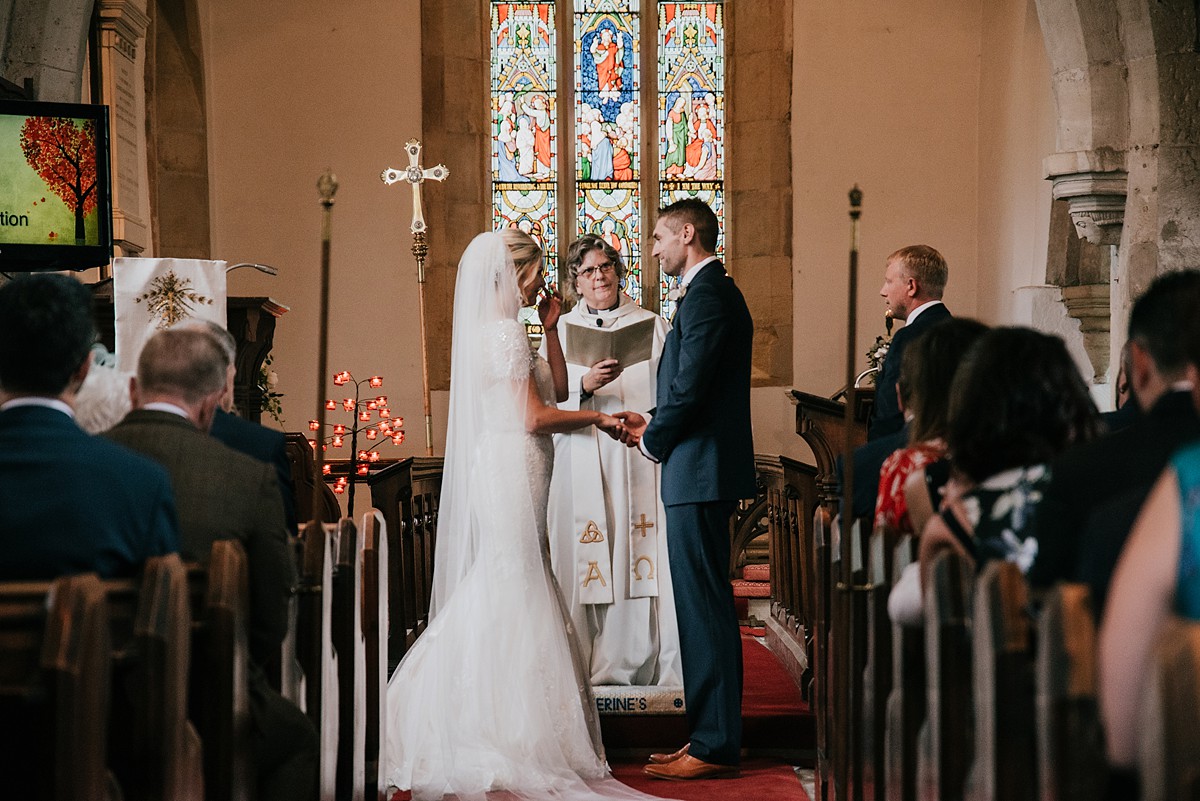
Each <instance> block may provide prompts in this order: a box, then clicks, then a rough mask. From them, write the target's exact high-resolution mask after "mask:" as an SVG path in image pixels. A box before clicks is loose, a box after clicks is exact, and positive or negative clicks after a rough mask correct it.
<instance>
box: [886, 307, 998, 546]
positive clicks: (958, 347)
mask: <svg viewBox="0 0 1200 801" xmlns="http://www.w3.org/2000/svg"><path fill="white" fill-rule="evenodd" d="M985 331H987V326H986V325H984V324H983V323H981V322H978V321H976V320H971V319H968V318H965V317H964V318H951V319H948V320H944V321H942V322H939V323H938V324H937V325H935V326H933V327H932V328H930V329H929V330H928V331H926V332H925V333H923V334H921V336H920V337H918V338H917V339H916V340H914V341H913V343H912V344H911V345H909V347H908V348H906V349H905V351H904V356H903V358H902V360H901V362H900V380H899V382H897V397H898V398H899V399H900V407H901V410H902V411H903V412H904V413H905V416H906V417H908V445H907V446H906V447H904V448H901V449H900V450H898V451H896V452H895V453H893V454H892V455H891V456H889V457H888V458H887V460H886V461H884V463H883V468H882V470H880V473H879V494H878V496H877V498H876V501H875V525H876V526H885V527H888V528H891V529H894V530H896V531H898V532H899V533H901V534H912V533H913V532H914V531H915V530H916V528H915V527H914V525H913V520H912V519H911V518H910V516H909V507H908V502H907V500H906V498H905V484H906V482H907V481H908V477H909V476H910V475H913V474H914V473H917V472H919V471H923V470H924V468H925V467H926V466H927V465H930V464H932V463H934V462H937V461H940V460H941V459H942V458H943V457H944V456H945V455H946V440H945V436H946V428H947V426H948V424H949V421H948V418H949V409H950V391H949V387H950V383H951V382H952V381H953V380H954V372H955V370H956V369H957V368H958V365H959V363H960V362H961V361H962V359H963V356H964V355H965V354H966V352H967V349H968V348H970V347H971V345H972V343H974V342H975V340H976V339H978V338H979V337H980V336H981V335H982V334H983V333H984V332H985ZM923 483H924V482H922V484H923ZM922 489H924V487H923V486H922ZM926 506H927V508H931V505H930V504H927V505H926ZM927 517H928V515H926V518H927ZM926 518H922V519H921V521H920V522H922V523H923V522H924V520H925V519H926Z"/></svg>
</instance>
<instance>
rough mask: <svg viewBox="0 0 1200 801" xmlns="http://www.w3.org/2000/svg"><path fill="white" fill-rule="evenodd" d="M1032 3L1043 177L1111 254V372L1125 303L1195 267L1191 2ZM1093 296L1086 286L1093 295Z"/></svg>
mask: <svg viewBox="0 0 1200 801" xmlns="http://www.w3.org/2000/svg"><path fill="white" fill-rule="evenodd" d="M1037 7H1038V16H1039V18H1040V20H1041V24H1042V33H1043V38H1044V40H1045V43H1046V52H1047V56H1048V57H1049V60H1050V63H1051V67H1052V75H1053V77H1052V81H1053V89H1054V96H1055V104H1056V107H1057V110H1058V130H1057V148H1058V152H1057V153H1055V154H1053V155H1051V156H1049V157H1048V158H1047V159H1046V161H1045V168H1046V173H1047V177H1048V178H1049V179H1050V180H1052V181H1054V184H1055V187H1054V197H1055V198H1056V199H1061V200H1066V201H1067V202H1068V203H1069V205H1070V213H1071V217H1072V221H1073V223H1074V226H1075V229H1076V232H1077V233H1078V234H1079V235H1080V236H1083V237H1085V238H1087V239H1088V240H1089V241H1090V242H1092V243H1093V244H1096V245H1105V246H1113V247H1115V248H1116V250H1115V254H1114V258H1113V259H1112V260H1111V261H1112V265H1113V269H1112V277H1111V281H1110V282H1108V286H1109V288H1110V289H1111V292H1110V296H1109V324H1110V325H1111V327H1112V329H1114V330H1116V331H1117V332H1118V335H1117V336H1114V337H1111V344H1110V345H1109V349H1108V352H1109V365H1112V364H1115V363H1116V361H1117V359H1118V358H1119V353H1120V348H1121V346H1122V344H1123V342H1124V335H1123V332H1124V329H1125V327H1126V323H1127V320H1128V311H1129V306H1130V304H1131V302H1132V299H1133V298H1134V297H1136V296H1137V295H1138V294H1140V293H1141V292H1142V291H1143V290H1144V289H1145V287H1146V285H1148V284H1149V283H1150V281H1152V280H1153V279H1154V277H1155V276H1156V275H1158V274H1159V273H1161V272H1163V271H1166V270H1171V269H1180V268H1183V267H1197V266H1200V102H1197V98H1196V92H1197V87H1198V86H1200V32H1198V30H1197V7H1196V4H1195V2H1194V0H1119V2H1117V3H1115V4H1112V3H1106V2H1103V0H1037ZM1053 269H1054V265H1051V272H1053ZM1048 278H1049V279H1050V280H1051V281H1053V275H1050V276H1048ZM1100 292H1101V285H1100V284H1097V285H1095V286H1094V287H1093V292H1092V293H1091V295H1092V297H1093V299H1095V298H1097V297H1098V296H1099V294H1100ZM1095 307H1096V304H1095V303H1093V304H1092V311H1093V312H1094V311H1095ZM1092 324H1093V330H1096V328H1097V326H1096V321H1095V320H1094V319H1093V320H1092ZM1107 330H1108V329H1107V327H1105V335H1107ZM1085 337H1086V334H1085ZM1093 344H1095V343H1093ZM1089 350H1096V349H1095V348H1091V349H1089ZM1096 367H1097V371H1096V372H1097V374H1098V375H1102V374H1103V373H1104V372H1105V370H1104V369H1101V368H1102V367H1103V365H1096ZM1109 372H1110V373H1111V370H1109Z"/></svg>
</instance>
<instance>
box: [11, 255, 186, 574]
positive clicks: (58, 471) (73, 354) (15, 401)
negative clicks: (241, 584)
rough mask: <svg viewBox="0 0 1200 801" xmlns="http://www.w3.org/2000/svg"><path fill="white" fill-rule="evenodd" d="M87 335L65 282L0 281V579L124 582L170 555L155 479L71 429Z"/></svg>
mask: <svg viewBox="0 0 1200 801" xmlns="http://www.w3.org/2000/svg"><path fill="white" fill-rule="evenodd" d="M94 338H95V331H94V329H93V327H92V295H91V292H89V291H88V289H87V287H85V286H84V285H83V284H81V283H79V282H78V281H76V280H75V279H73V278H69V277H67V276H62V275H24V276H21V277H19V278H16V279H13V280H12V281H10V282H8V283H6V284H4V285H3V286H0V553H3V557H2V558H0V579H4V580H15V579H52V578H56V577H58V576H64V575H70V574H73V573H86V572H91V571H95V572H96V573H99V574H100V576H102V577H104V578H112V577H117V576H129V575H132V574H133V573H135V572H136V571H137V570H138V569H139V568H140V567H141V565H142V563H143V562H145V561H146V559H147V558H149V557H151V556H160V555H162V554H168V553H174V552H175V550H176V547H177V540H178V532H177V530H176V524H175V499H174V496H173V495H172V493H171V485H170V482H169V480H168V478H167V474H166V472H165V471H164V470H163V469H162V468H161V467H160V466H158V465H157V464H155V463H153V462H151V461H150V460H148V459H145V458H143V457H141V456H138V455H137V454H135V453H133V452H131V451H129V450H127V449H126V448H122V447H120V446H118V445H114V444H113V443H111V442H108V441H107V440H104V439H100V438H97V437H92V436H89V435H88V434H86V433H85V432H84V431H83V430H82V429H81V428H80V427H79V426H78V425H77V424H76V423H75V420H74V416H75V412H74V409H73V406H74V403H75V394H76V392H77V391H78V390H79V387H80V386H81V385H82V384H83V381H84V378H85V376H86V375H87V372H88V369H89V368H90V366H91V354H90V351H89V348H90V346H91V344H92V340H93V339H94Z"/></svg>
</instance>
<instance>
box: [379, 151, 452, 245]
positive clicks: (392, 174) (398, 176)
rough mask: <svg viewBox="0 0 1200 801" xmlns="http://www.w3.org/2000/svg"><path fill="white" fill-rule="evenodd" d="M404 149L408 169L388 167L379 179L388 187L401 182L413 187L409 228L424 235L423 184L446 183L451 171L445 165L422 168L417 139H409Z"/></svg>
mask: <svg viewBox="0 0 1200 801" xmlns="http://www.w3.org/2000/svg"><path fill="white" fill-rule="evenodd" d="M404 149H405V150H406V151H407V152H408V168H407V169H404V170H397V169H394V168H392V167H388V168H387V169H386V170H384V171H383V172H381V173H380V174H379V178H380V179H381V180H382V181H383V182H384V183H385V184H387V185H388V186H391V185H392V184H394V183H399V182H400V181H407V182H408V183H409V184H410V185H411V186H412V193H413V216H412V225H411V226H409V228H410V230H411V231H412V232H413V233H414V234H419V233H423V232H424V231H425V213H424V211H423V210H422V209H421V184H422V183H424V182H425V180H426V179H431V180H434V181H444V180H446V178H448V177H449V175H450V170H448V169H447V168H446V165H445V164H439V165H437V166H436V167H430V168H429V169H425V168H424V167H422V166H421V163H420V161H421V143H420V142H418V141H417V140H416V139H409V140H408V141H407V142H405V143H404Z"/></svg>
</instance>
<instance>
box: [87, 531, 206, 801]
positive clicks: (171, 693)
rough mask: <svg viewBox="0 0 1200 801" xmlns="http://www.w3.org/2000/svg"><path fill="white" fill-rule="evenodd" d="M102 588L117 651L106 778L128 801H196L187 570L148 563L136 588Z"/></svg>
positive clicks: (169, 559) (199, 783)
mask: <svg viewBox="0 0 1200 801" xmlns="http://www.w3.org/2000/svg"><path fill="white" fill-rule="evenodd" d="M106 587H107V591H108V598H109V603H110V607H111V610H112V619H113V626H112V628H113V641H114V643H115V644H116V647H115V648H114V655H113V663H114V667H113V670H114V704H113V726H112V728H111V732H112V735H113V745H114V748H113V762H112V763H111V764H112V765H113V770H114V772H115V773H116V774H117V776H118V777H119V778H120V780H121V784H122V789H123V791H124V795H125V797H126V798H127V799H131V800H132V799H146V801H171V800H172V799H179V800H180V801H200V799H203V798H204V764H203V759H202V749H201V742H200V735H199V733H198V732H197V731H196V729H195V727H194V726H193V725H192V723H191V721H190V720H189V719H188V687H189V675H190V672H191V651H192V649H191V640H192V612H191V607H190V605H189V597H188V573H187V568H186V567H184V565H183V562H182V561H180V559H179V557H178V556H177V555H175V554H172V555H170V556H160V557H154V558H152V559H149V560H147V561H146V564H145V567H144V568H143V571H142V580H141V582H140V584H135V583H133V582H107V583H106ZM127 626H128V633H127V634H126V631H125V629H126V627H127ZM121 701H127V702H128V705H127V706H123V704H122V703H121ZM122 712H124V713H126V714H122Z"/></svg>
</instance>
